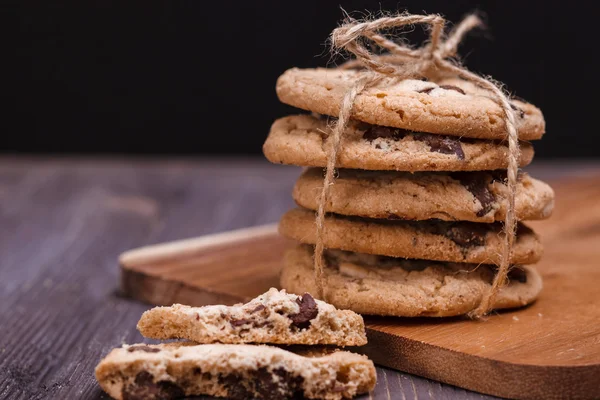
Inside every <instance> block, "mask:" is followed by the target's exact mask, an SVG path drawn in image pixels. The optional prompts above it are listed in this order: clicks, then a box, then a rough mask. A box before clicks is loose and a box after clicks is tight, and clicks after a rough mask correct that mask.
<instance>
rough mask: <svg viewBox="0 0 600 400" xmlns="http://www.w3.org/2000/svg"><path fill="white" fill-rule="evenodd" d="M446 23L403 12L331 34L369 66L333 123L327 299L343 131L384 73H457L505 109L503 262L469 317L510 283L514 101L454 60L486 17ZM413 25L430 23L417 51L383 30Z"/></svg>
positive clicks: (325, 197)
mask: <svg viewBox="0 0 600 400" xmlns="http://www.w3.org/2000/svg"><path fill="white" fill-rule="evenodd" d="M445 23H446V21H445V20H444V18H442V17H441V16H439V15H412V14H407V13H404V14H399V15H396V16H389V17H388V16H386V17H382V18H378V19H375V20H363V21H358V20H354V19H350V18H348V20H347V22H346V23H345V24H343V25H341V26H340V27H338V28H336V29H334V30H333V32H332V33H331V38H330V39H331V47H332V50H333V51H334V52H339V51H341V50H346V51H348V52H350V53H352V54H354V55H355V56H356V61H354V62H358V63H360V64H361V65H362V66H364V67H366V70H365V71H359V72H358V73H359V74H360V76H359V78H358V79H357V80H356V82H355V83H354V84H353V85H352V86H351V87H350V89H349V90H348V91H347V92H346V94H345V95H344V97H343V100H342V103H341V105H340V110H339V115H338V119H337V122H336V123H335V125H334V126H333V127H332V130H331V133H330V135H329V137H330V139H329V140H330V143H329V147H328V149H327V168H326V172H325V177H324V181H323V188H322V191H321V195H320V198H319V207H318V211H317V216H316V226H317V238H316V244H315V255H314V257H315V258H314V270H315V281H316V286H317V292H318V295H319V297H320V298H322V299H325V297H324V295H325V293H324V290H323V265H324V259H323V250H324V246H323V234H324V229H325V226H324V222H325V205H326V204H327V203H328V201H329V196H330V190H331V186H332V185H333V184H334V181H335V177H334V172H335V165H336V162H337V157H338V153H339V150H340V145H341V142H342V135H343V133H344V131H345V130H346V128H347V127H348V122H349V120H350V117H351V114H352V107H353V105H354V101H355V99H356V96H358V95H359V94H360V93H361V92H362V91H363V90H365V89H367V88H369V87H371V86H373V85H375V84H377V83H378V82H380V81H381V80H382V79H383V78H385V77H390V78H393V79H394V80H396V81H400V80H403V79H407V78H416V77H432V76H438V77H439V76H442V75H444V76H453V77H458V78H461V79H463V80H465V81H468V82H471V83H473V84H475V85H476V86H478V87H480V88H482V89H484V90H486V91H488V92H489V95H490V98H491V99H492V100H493V101H494V102H495V103H496V104H498V105H499V106H500V107H501V109H502V112H503V114H504V122H505V126H506V133H507V139H508V155H507V159H508V163H507V164H508V168H507V186H508V196H507V197H506V199H505V201H506V202H507V207H506V209H507V212H506V218H505V220H504V238H503V239H504V240H503V243H502V253H501V261H500V265H499V266H498V270H497V272H496V275H495V276H494V280H493V282H492V286H491V288H490V290H488V291H487V292H486V293H485V294H484V295H483V298H482V301H481V302H480V304H479V305H478V306H477V307H476V308H475V309H474V310H472V311H471V312H470V313H469V315H470V316H471V317H473V318H481V317H483V316H484V315H485V314H487V313H488V312H489V311H490V309H491V307H492V306H493V304H494V300H495V298H496V295H497V293H498V290H499V289H500V288H501V287H502V286H503V285H504V284H505V283H506V277H507V274H508V270H509V268H510V255H511V251H512V247H513V243H514V240H515V234H516V233H515V231H516V223H517V221H516V219H515V192H516V186H517V172H518V165H519V164H518V162H519V157H520V149H519V140H518V134H517V130H516V128H515V125H516V122H515V121H516V118H515V114H514V111H513V109H512V108H511V104H510V102H509V99H508V98H507V96H506V95H505V94H504V92H503V91H502V89H501V87H500V86H499V85H498V84H497V83H495V82H494V81H492V80H491V79H489V78H488V79H486V78H483V77H480V76H479V75H477V74H475V73H473V72H470V71H469V70H467V69H466V68H465V67H462V66H461V65H459V64H458V63H456V61H451V58H452V57H454V56H455V55H456V53H457V48H458V45H459V43H460V42H461V40H462V39H463V37H464V35H465V34H466V33H467V32H468V31H470V30H471V29H473V28H475V27H477V26H480V25H482V22H481V20H480V19H479V18H478V17H477V16H475V15H470V16H468V17H466V18H465V19H464V20H463V21H462V22H461V23H460V24H459V25H457V26H456V28H455V29H454V30H453V31H452V32H450V34H449V35H448V36H447V37H445V38H444V26H445ZM414 24H425V25H428V26H429V27H430V36H429V40H428V42H427V43H426V44H425V45H424V46H422V47H420V48H416V49H413V48H410V47H408V46H403V45H400V44H398V43H396V42H394V41H392V40H390V39H387V38H386V37H385V36H383V35H381V34H380V33H379V31H381V30H382V29H393V28H400V27H403V26H406V25H414ZM366 40H370V41H371V42H372V43H374V44H375V45H377V46H379V47H381V48H382V49H384V50H387V51H388V54H386V55H376V54H373V53H371V52H370V51H369V50H368V49H367V48H366V47H365V45H364V42H365V41H366Z"/></svg>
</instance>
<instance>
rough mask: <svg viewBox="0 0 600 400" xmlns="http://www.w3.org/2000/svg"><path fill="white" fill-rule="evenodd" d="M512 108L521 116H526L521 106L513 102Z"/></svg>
mask: <svg viewBox="0 0 600 400" xmlns="http://www.w3.org/2000/svg"><path fill="white" fill-rule="evenodd" d="M510 108H512V109H513V110H515V111H517V112H518V113H519V117H521V118H525V111H523V109H522V108H521V107H517V106H515V105H514V104H513V103H510Z"/></svg>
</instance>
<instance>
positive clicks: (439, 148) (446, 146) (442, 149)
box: [413, 133, 465, 160]
mask: <svg viewBox="0 0 600 400" xmlns="http://www.w3.org/2000/svg"><path fill="white" fill-rule="evenodd" d="M413 136H414V138H415V140H419V141H421V142H424V143H426V144H427V145H428V146H429V148H430V149H431V151H435V152H437V153H442V154H454V155H456V157H457V158H458V159H459V160H464V159H465V153H464V152H463V149H462V146H461V144H460V140H459V139H458V138H454V137H451V136H444V135H434V134H431V133H415V134H414V135H413Z"/></svg>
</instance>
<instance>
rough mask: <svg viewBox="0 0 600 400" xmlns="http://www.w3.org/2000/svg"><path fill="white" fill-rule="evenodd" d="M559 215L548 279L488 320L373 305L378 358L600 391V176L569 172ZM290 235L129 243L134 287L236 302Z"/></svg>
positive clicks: (523, 386)
mask: <svg viewBox="0 0 600 400" xmlns="http://www.w3.org/2000/svg"><path fill="white" fill-rule="evenodd" d="M554 188H555V190H556V196H557V201H556V209H555V212H554V215H553V216H552V218H551V219H550V220H547V221H539V222H532V223H530V224H529V225H531V226H532V227H533V228H534V229H535V230H536V231H537V232H538V233H539V234H540V235H541V236H542V240H543V242H544V245H545V254H544V257H543V259H542V261H541V262H540V263H539V264H538V269H539V270H540V272H541V273H542V275H543V278H544V290H543V292H542V294H541V296H540V298H539V300H538V301H537V302H535V303H534V304H533V305H532V306H530V307H527V308H525V309H521V310H517V311H512V312H502V313H500V314H495V315H493V316H491V317H490V318H489V319H488V320H487V321H484V322H481V321H471V320H468V319H464V318H449V319H433V318H430V319H427V318H415V319H409V318H383V317H366V318H365V321H366V323H367V334H368V338H369V344H368V345H367V346H365V347H361V348H357V349H355V350H357V351H361V352H364V353H366V354H367V355H368V356H369V357H371V358H372V359H373V360H374V361H375V362H376V363H378V364H380V365H384V366H387V367H390V368H395V369H398V370H401V371H405V372H409V373H413V374H416V375H420V376H424V377H427V378H431V379H435V380H438V381H442V382H445V383H449V384H452V385H456V386H460V387H463V388H466V389H470V390H474V391H478V392H482V393H487V394H491V395H496V396H501V397H510V398H545V399H549V398H556V399H559V398H600V262H599V260H600V176H594V177H588V178H579V179H576V180H570V181H564V182H559V183H558V184H556V185H554ZM290 245H291V242H289V241H287V240H286V239H283V238H281V237H279V236H278V235H277V232H276V225H266V226H260V227H256V228H249V229H242V230H237V231H232V232H226V233H221V234H216V235H209V236H204V237H200V238H194V239H189V240H183V241H178V242H171V243H166V244H159V245H154V246H148V247H143V248H140V249H135V250H131V251H128V252H126V253H124V254H122V255H121V257H120V264H121V268H122V269H121V271H122V274H121V279H122V281H121V285H122V290H123V292H124V293H125V294H126V295H129V296H131V297H133V298H136V299H139V300H142V301H145V302H147V303H150V304H155V305H170V304H172V303H183V304H190V305H197V306H200V305H206V304H233V303H237V302H241V301H245V300H248V299H250V298H252V297H254V296H255V295H258V294H260V293H262V292H264V291H266V290H267V289H268V288H270V287H273V286H275V287H277V286H278V272H279V267H280V264H281V258H282V253H283V251H284V250H285V249H286V247H288V246H290Z"/></svg>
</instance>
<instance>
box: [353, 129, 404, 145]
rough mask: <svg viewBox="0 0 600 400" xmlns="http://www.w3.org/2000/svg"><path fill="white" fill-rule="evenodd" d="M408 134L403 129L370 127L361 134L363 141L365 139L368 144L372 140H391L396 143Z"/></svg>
mask: <svg viewBox="0 0 600 400" xmlns="http://www.w3.org/2000/svg"><path fill="white" fill-rule="evenodd" d="M408 133H409V131H407V130H405V129H400V128H389V127H387V126H378V125H371V126H370V127H369V128H368V129H367V130H366V131H365V133H363V139H365V140H367V141H369V142H372V141H373V140H375V139H377V138H384V139H393V140H395V141H398V140H400V139H402V138H404V137H405V136H406V135H407V134H408Z"/></svg>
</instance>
